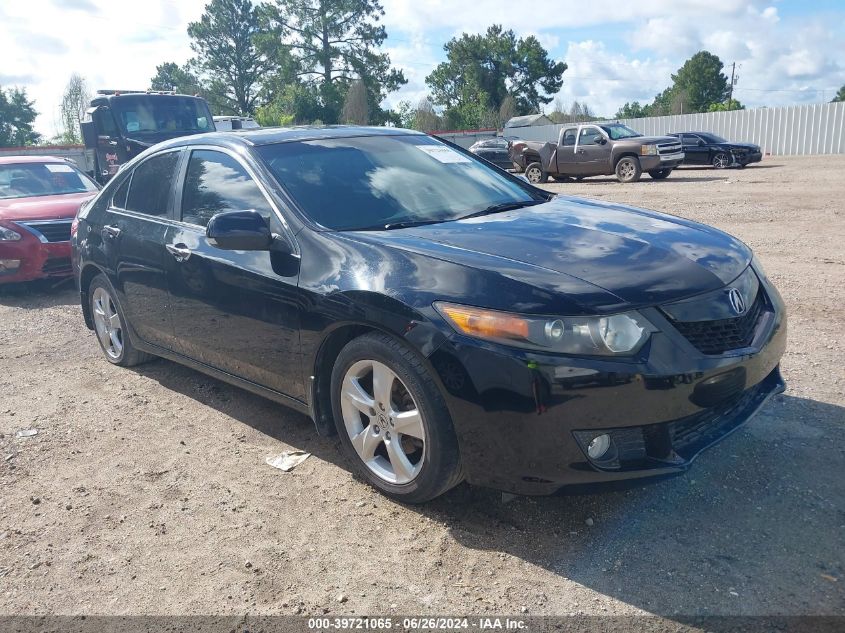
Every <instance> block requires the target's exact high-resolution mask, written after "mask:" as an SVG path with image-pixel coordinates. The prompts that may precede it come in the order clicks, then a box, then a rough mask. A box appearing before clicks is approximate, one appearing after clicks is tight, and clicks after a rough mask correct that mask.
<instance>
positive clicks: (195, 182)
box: [182, 150, 272, 226]
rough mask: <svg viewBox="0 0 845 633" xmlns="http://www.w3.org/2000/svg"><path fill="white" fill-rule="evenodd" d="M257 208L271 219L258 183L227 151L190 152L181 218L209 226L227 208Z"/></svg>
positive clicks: (268, 207) (227, 209) (243, 209)
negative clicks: (211, 220) (210, 221)
mask: <svg viewBox="0 0 845 633" xmlns="http://www.w3.org/2000/svg"><path fill="white" fill-rule="evenodd" d="M250 210H252V211H257V212H258V213H260V214H261V215H262V216H264V218H265V219H266V220H267V221H268V222H269V221H270V217H271V216H272V209H271V207H270V205H269V203H268V202H267V198H265V197H264V194H263V193H261V190H260V189H259V188H258V185H256V184H255V181H254V180H253V179H252V178H250V176H249V174H248V173H247V172H246V170H245V169H244V168H243V167H242V166H241V164H240V163H239V162H238V161H236V160H235V159H234V158H232V157H231V156H229V155H228V154H224V153H222V152H215V151H211V150H196V151H194V152H192V153H191V160H190V162H189V163H188V173H187V174H186V176H185V187H184V189H183V192H182V221H183V222H188V223H190V224H197V225H199V226H206V225H207V224H208V221H209V220H210V219H211V218H212V217H214V216H215V215H217V214H218V213H222V212H224V211H250Z"/></svg>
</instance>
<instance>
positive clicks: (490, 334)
mask: <svg viewBox="0 0 845 633" xmlns="http://www.w3.org/2000/svg"><path fill="white" fill-rule="evenodd" d="M434 307H435V309H436V310H437V311H438V312H439V313H440V314H441V315H442V316H443V317H444V318H445V319H446V321H448V322H449V325H451V326H452V327H453V328H454V329H455V331H456V332H458V333H460V334H466V335H467V336H472V337H474V338H478V339H482V340H485V341H492V342H495V343H502V344H504V345H512V346H514V347H522V348H526V349H532V350H536V351H542V352H557V353H560V354H583V355H587V356H618V355H631V354H633V353H635V352H636V351H637V350H639V349H640V347H642V345H643V343H645V342H646V340H647V339H648V337H649V335H650V334H651V333H652V332H656V331H657V329H656V328H655V327H654V326H653V325H652V324H651V323H649V322H648V321H647V320H646V319H645V317H643V316H642V315H641V314H639V313H637V312H625V313H623V314H613V315H609V316H595V317H557V318H556V317H538V316H528V315H524V314H512V313H509V312H499V311H498V310H487V309H484V308H475V307H470V306H463V305H456V304H454V303H444V302H441V301H438V302H436V303H435V304H434Z"/></svg>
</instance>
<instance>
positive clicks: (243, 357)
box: [168, 148, 305, 399]
mask: <svg viewBox="0 0 845 633" xmlns="http://www.w3.org/2000/svg"><path fill="white" fill-rule="evenodd" d="M177 198H178V200H179V215H178V216H177V217H178V219H179V220H180V221H179V222H177V223H176V225H175V226H174V228H173V230H172V231H171V233H170V234H169V235H168V245H169V246H170V247H171V249H173V250H174V253H181V254H182V255H179V256H178V257H177V256H176V255H170V257H171V258H172V260H173V261H172V268H171V274H170V277H169V281H170V291H171V295H172V298H173V299H172V302H173V311H172V314H173V320H174V328H175V332H176V337H177V339H178V341H179V351H180V352H181V353H182V354H184V355H185V356H188V357H190V358H192V359H195V360H198V361H200V362H202V363H204V364H206V365H208V366H210V367H214V368H215V369H219V370H222V371H225V372H227V373H230V374H233V375H235V376H239V377H241V378H245V379H247V380H250V381H252V382H254V383H256V384H259V385H261V386H264V387H269V388H270V389H273V390H275V391H278V392H281V393H284V394H286V395H289V396H292V397H294V398H299V399H304V397H305V389H304V386H303V382H302V373H301V371H300V367H301V362H300V349H299V305H298V302H297V298H298V288H297V282H298V278H299V259H298V257H296V256H291V255H288V254H284V253H281V252H274V251H272V250H271V251H252V252H245V251H229V250H223V249H220V248H217V247H215V246H212V245H211V244H209V243H208V240H207V238H206V235H205V227H206V225H207V224H208V221H209V220H210V219H211V218H212V217H213V216H214V215H216V214H217V213H221V212H224V211H245V210H255V211H257V212H259V213H260V214H261V215H263V216H264V217H265V218H266V219H267V220H268V222H269V223H270V228H271V230H272V231H273V233H276V234H285V235H287V237H288V238H289V239H290V240H291V241H294V238H293V236H292V235H290V234H289V232H288V229H287V226H286V225H285V224H284V223H283V222H282V221H281V216H280V215H279V214H278V213H277V212H276V209H275V208H274V206H273V204H272V203H271V202H270V201H269V199H268V197H267V196H266V195H265V193H264V191H262V189H261V187H260V186H259V185H258V183H257V180H256V179H255V178H254V176H253V172H251V170H250V169H249V168H248V166H247V164H246V163H244V162H242V160H241V159H240V158H236V157H235V156H234V155H233V154H230V153H227V152H224V151H222V150H221V149H219V148H203V149H199V148H197V149H193V150H191V152H190V154H189V155H188V156H187V157H186V166H185V168H184V169H183V176H181V177H180V187H179V191H178V192H177ZM185 253H187V254H188V255H187V257H184V254H185Z"/></svg>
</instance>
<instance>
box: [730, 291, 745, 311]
mask: <svg viewBox="0 0 845 633" xmlns="http://www.w3.org/2000/svg"><path fill="white" fill-rule="evenodd" d="M728 300H730V302H731V307H732V308H733V309H734V312H736V313H737V314H742V313H743V312H745V299H743V298H742V293H741V292H740V291H739V290H737V289H736V288H731V289H730V290H729V291H728Z"/></svg>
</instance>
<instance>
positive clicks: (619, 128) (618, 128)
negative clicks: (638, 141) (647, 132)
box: [600, 123, 642, 141]
mask: <svg viewBox="0 0 845 633" xmlns="http://www.w3.org/2000/svg"><path fill="white" fill-rule="evenodd" d="M600 127H601V129H603V130H604V131H605V132H607V135H608V136H609V137H610V138H611V140H614V141H618V140H619V139H621V138H634V137H635V136H642V134H640V133H639V132H637V131H636V130H632V129H631V128H629V127H628V126H627V125H622V124H621V123H614V124H612V125H602V126H600Z"/></svg>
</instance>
